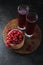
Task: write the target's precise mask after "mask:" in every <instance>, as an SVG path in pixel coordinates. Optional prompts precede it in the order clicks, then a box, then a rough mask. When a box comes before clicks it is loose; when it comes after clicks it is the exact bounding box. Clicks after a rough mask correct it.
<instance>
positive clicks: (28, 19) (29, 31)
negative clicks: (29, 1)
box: [26, 13, 38, 35]
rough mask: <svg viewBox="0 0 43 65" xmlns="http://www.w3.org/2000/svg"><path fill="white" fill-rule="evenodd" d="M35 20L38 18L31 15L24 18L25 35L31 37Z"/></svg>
mask: <svg viewBox="0 0 43 65" xmlns="http://www.w3.org/2000/svg"><path fill="white" fill-rule="evenodd" d="M37 18H38V16H37V15H35V14H33V13H29V14H27V16H26V33H27V34H28V35H32V34H33V33H34V30H35V26H36V20H37Z"/></svg>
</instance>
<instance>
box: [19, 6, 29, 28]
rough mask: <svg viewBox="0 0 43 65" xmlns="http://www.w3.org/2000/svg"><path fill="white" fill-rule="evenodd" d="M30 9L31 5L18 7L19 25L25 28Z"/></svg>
mask: <svg viewBox="0 0 43 65" xmlns="http://www.w3.org/2000/svg"><path fill="white" fill-rule="evenodd" d="M27 11H29V7H28V6H25V5H21V6H19V7H18V20H19V21H18V26H19V27H20V28H24V26H25V22H26V13H27Z"/></svg>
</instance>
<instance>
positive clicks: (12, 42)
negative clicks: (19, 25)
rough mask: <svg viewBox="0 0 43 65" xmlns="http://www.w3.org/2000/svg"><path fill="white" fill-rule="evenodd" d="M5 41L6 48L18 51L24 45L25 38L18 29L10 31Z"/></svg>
mask: <svg viewBox="0 0 43 65" xmlns="http://www.w3.org/2000/svg"><path fill="white" fill-rule="evenodd" d="M6 39H7V40H6V45H7V47H9V48H12V49H19V48H21V47H23V45H24V40H25V36H24V35H23V32H22V31H20V30H18V29H12V30H11V31H9V32H8V34H7V37H6Z"/></svg>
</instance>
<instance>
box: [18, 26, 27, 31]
mask: <svg viewBox="0 0 43 65" xmlns="http://www.w3.org/2000/svg"><path fill="white" fill-rule="evenodd" d="M18 29H19V30H22V31H23V30H25V29H26V27H24V28H20V27H19V26H18Z"/></svg>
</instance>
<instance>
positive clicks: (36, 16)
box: [26, 12, 38, 23]
mask: <svg viewBox="0 0 43 65" xmlns="http://www.w3.org/2000/svg"><path fill="white" fill-rule="evenodd" d="M29 14H33V15H35V18H36V19H35V20H33V22H32V21H31V20H29V19H28V18H27V16H28V15H29ZM37 20H38V14H37V13H36V12H27V14H26V21H31V22H30V23H35V22H36V21H37Z"/></svg>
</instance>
